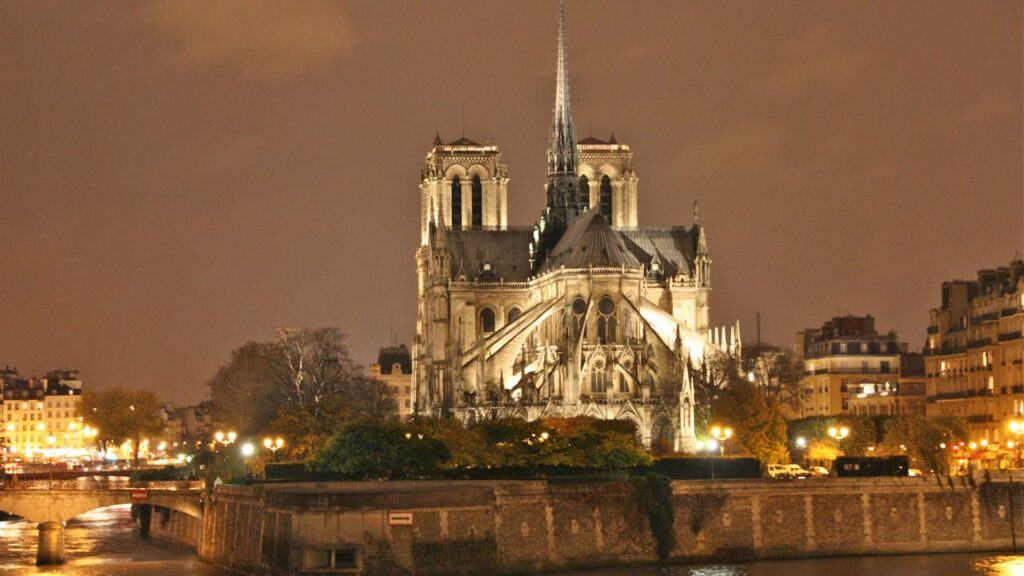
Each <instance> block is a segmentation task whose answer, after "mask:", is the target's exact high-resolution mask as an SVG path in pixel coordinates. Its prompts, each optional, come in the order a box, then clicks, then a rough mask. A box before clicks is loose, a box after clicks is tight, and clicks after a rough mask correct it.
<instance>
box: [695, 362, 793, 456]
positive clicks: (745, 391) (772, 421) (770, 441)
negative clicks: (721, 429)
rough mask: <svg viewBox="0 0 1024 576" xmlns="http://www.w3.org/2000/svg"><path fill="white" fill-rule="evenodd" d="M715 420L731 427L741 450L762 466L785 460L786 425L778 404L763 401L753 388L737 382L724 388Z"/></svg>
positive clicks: (745, 383)
mask: <svg viewBox="0 0 1024 576" xmlns="http://www.w3.org/2000/svg"><path fill="white" fill-rule="evenodd" d="M714 420H715V423H716V424H721V425H729V426H732V428H733V429H734V431H735V434H736V440H735V442H736V443H737V444H739V447H740V449H741V450H742V451H744V452H746V453H748V454H750V455H752V456H754V457H755V458H757V459H758V460H760V461H761V463H762V464H763V465H767V464H775V463H779V462H785V461H787V460H788V458H789V453H788V450H787V448H786V421H785V420H784V419H783V418H782V412H781V410H780V409H779V404H778V402H777V401H775V400H774V399H767V398H765V397H764V395H763V394H761V392H760V391H759V390H758V389H757V387H756V386H754V385H753V384H751V383H749V382H737V383H735V384H733V385H731V386H729V387H728V388H726V389H725V390H724V391H723V392H722V393H721V396H720V398H719V401H718V403H717V405H716V406H715V412H714Z"/></svg>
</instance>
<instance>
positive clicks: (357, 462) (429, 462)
mask: <svg viewBox="0 0 1024 576" xmlns="http://www.w3.org/2000/svg"><path fill="white" fill-rule="evenodd" d="M448 458H449V454H448V450H447V447H446V446H445V445H444V442H441V441H440V440H437V439H435V438H430V437H428V436H425V435H423V434H414V433H412V432H406V431H405V430H404V429H403V426H402V425H401V424H400V423H399V422H395V421H387V422H381V421H374V420H367V419H360V420H355V421H352V422H350V423H348V424H346V425H345V426H344V427H343V428H342V429H341V430H340V431H339V432H338V433H337V434H336V435H335V436H334V438H333V439H332V441H331V442H330V444H328V445H327V448H325V449H324V450H322V451H320V452H319V453H318V454H317V456H316V458H314V459H313V460H312V461H311V462H310V463H309V468H310V469H311V470H315V471H318V472H335V473H339V474H342V475H344V476H346V477H349V478H354V479H361V480H378V479H392V478H400V477H413V478H415V477H418V476H421V475H422V474H425V473H430V472H436V471H437V470H438V469H440V467H441V464H442V463H443V462H445V461H447V460H448Z"/></svg>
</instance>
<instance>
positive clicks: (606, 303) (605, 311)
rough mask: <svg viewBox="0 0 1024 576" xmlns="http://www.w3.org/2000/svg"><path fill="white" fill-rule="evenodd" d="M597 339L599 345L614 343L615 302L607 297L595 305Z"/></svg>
mask: <svg viewBox="0 0 1024 576" xmlns="http://www.w3.org/2000/svg"><path fill="white" fill-rule="evenodd" d="M597 339H598V341H599V342H600V343H601V344H614V343H615V302H613V301H612V299H611V298H609V297H607V296H605V297H604V298H601V301H600V302H598V303H597Z"/></svg>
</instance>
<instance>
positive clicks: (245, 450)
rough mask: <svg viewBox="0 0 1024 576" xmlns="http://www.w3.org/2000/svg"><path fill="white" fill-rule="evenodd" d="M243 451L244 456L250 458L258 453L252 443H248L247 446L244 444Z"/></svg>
mask: <svg viewBox="0 0 1024 576" xmlns="http://www.w3.org/2000/svg"><path fill="white" fill-rule="evenodd" d="M241 451H242V456H244V457H246V458H248V457H250V456H252V455H253V454H255V453H256V447H255V446H253V445H252V443H251V442H246V443H245V444H242V448H241Z"/></svg>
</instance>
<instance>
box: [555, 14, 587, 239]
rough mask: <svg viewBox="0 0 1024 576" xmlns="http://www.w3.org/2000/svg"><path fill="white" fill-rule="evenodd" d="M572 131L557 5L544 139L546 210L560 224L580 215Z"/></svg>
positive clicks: (562, 26) (562, 20) (561, 20)
mask: <svg viewBox="0 0 1024 576" xmlns="http://www.w3.org/2000/svg"><path fill="white" fill-rule="evenodd" d="M577 160H578V155H577V150H576V129H575V127H574V126H573V121H572V102H571V101H570V99H569V63H568V61H567V55H566V37H565V3H564V0H560V1H559V10H558V65H557V68H556V72H555V109H554V114H553V117H552V119H551V135H550V137H549V139H548V182H547V195H548V208H549V209H550V210H551V212H552V216H553V219H555V220H561V221H562V223H563V224H565V223H567V222H568V221H569V220H571V219H572V217H573V216H575V215H576V214H578V213H579V212H581V211H582V207H581V206H580V205H579V182H577V176H576V163H577Z"/></svg>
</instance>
